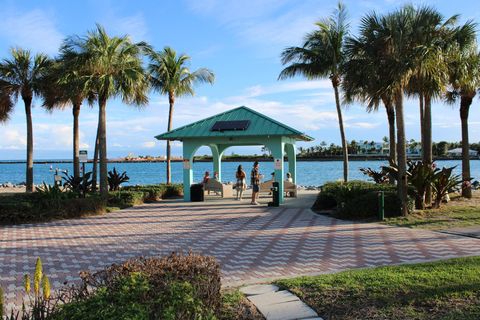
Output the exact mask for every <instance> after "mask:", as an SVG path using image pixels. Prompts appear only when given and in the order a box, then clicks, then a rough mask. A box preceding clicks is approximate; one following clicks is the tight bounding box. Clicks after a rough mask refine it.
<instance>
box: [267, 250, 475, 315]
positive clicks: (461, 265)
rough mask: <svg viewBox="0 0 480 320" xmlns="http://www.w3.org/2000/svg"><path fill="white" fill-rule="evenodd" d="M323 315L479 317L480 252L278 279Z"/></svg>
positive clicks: (279, 283) (279, 282) (282, 285)
mask: <svg viewBox="0 0 480 320" xmlns="http://www.w3.org/2000/svg"><path fill="white" fill-rule="evenodd" d="M276 284H278V285H280V286H281V287H283V288H287V289H289V290H290V291H292V292H293V293H295V294H297V295H298V296H299V297H300V298H301V299H302V300H303V301H305V302H306V303H307V304H308V305H310V306H311V307H312V308H314V309H315V310H316V311H317V312H318V313H319V315H320V316H321V317H323V318H324V319H472V320H473V319H480V292H479V290H480V257H470V258H459V259H450V260H446V261H440V262H432V263H423V264H413V265H401V266H390V267H378V268H369V269H361V270H353V271H346V272H341V273H336V274H328V275H320V276H313V277H300V278H294V279H286V280H280V281H277V282H276Z"/></svg>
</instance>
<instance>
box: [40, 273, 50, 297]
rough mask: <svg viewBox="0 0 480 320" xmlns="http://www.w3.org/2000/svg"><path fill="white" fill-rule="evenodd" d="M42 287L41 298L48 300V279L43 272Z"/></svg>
mask: <svg viewBox="0 0 480 320" xmlns="http://www.w3.org/2000/svg"><path fill="white" fill-rule="evenodd" d="M42 289H43V292H42V293H43V299H45V300H49V299H50V293H51V292H50V280H49V279H48V277H47V275H46V274H44V275H43V277H42Z"/></svg>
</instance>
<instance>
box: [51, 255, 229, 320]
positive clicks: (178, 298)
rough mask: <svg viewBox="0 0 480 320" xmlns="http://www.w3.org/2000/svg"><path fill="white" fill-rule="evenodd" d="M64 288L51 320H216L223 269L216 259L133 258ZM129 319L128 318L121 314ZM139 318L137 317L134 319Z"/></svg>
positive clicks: (191, 256)
mask: <svg viewBox="0 0 480 320" xmlns="http://www.w3.org/2000/svg"><path fill="white" fill-rule="evenodd" d="M81 279H82V281H81V283H80V284H79V285H73V286H71V287H69V288H66V289H65V291H63V293H62V296H63V298H62V299H64V300H65V301H68V303H67V304H65V305H63V306H62V307H61V308H60V309H59V311H58V312H57V313H56V314H55V317H54V318H53V319H66V318H68V319H78V318H81V319H85V316H87V315H89V314H93V315H92V316H91V317H90V318H88V319H98V317H96V316H98V315H99V314H100V313H98V314H96V312H101V314H102V315H106V317H105V318H102V319H179V320H180V319H182V320H183V319H187V320H188V319H192V320H193V319H205V320H206V319H216V316H217V315H219V314H220V309H221V307H222V300H221V294H220V288H221V283H220V267H219V265H218V263H217V262H216V260H215V258H213V257H206V256H200V255H196V254H193V253H189V254H186V255H183V254H176V253H172V254H170V255H169V256H166V257H162V258H135V259H130V260H127V261H126V262H124V263H122V264H119V265H112V266H110V267H108V268H106V269H104V270H102V271H100V272H96V273H90V272H83V273H81ZM122 314H125V315H130V316H123V315H122ZM132 315H136V316H132Z"/></svg>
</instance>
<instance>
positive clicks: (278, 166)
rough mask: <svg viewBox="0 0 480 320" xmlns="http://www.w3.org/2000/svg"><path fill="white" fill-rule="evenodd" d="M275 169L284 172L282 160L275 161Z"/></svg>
mask: <svg viewBox="0 0 480 320" xmlns="http://www.w3.org/2000/svg"><path fill="white" fill-rule="evenodd" d="M274 168H275V170H282V160H281V159H275V163H274Z"/></svg>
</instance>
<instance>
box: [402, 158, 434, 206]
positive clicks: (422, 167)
mask: <svg viewBox="0 0 480 320" xmlns="http://www.w3.org/2000/svg"><path fill="white" fill-rule="evenodd" d="M436 170H437V169H436V168H435V166H434V165H432V164H429V163H427V162H423V161H409V162H408V164H407V177H408V183H409V185H411V186H412V187H413V190H414V193H415V208H416V209H425V193H426V190H427V188H428V187H429V186H431V185H432V183H433V180H434V174H435V171H436Z"/></svg>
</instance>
